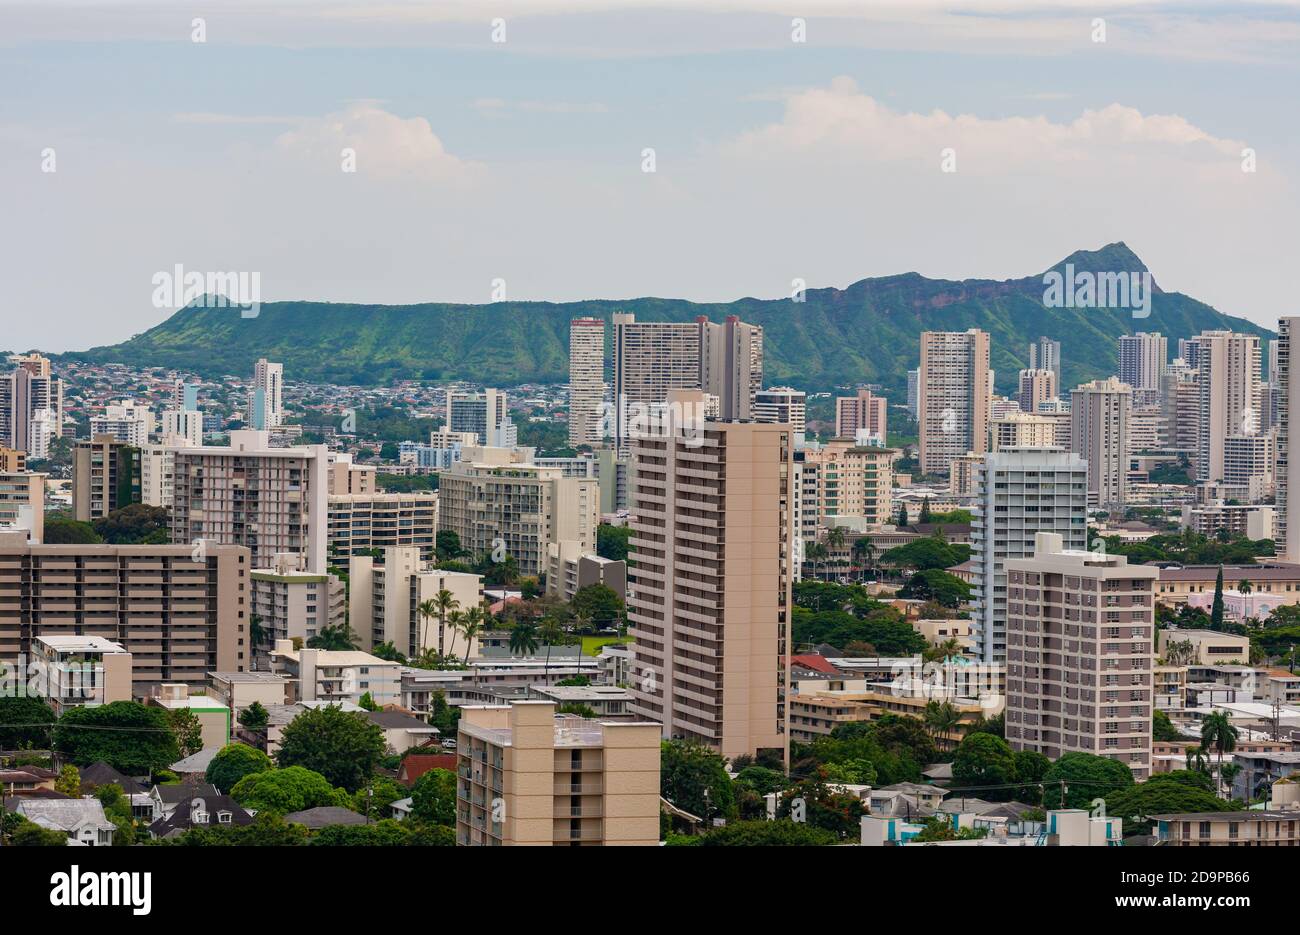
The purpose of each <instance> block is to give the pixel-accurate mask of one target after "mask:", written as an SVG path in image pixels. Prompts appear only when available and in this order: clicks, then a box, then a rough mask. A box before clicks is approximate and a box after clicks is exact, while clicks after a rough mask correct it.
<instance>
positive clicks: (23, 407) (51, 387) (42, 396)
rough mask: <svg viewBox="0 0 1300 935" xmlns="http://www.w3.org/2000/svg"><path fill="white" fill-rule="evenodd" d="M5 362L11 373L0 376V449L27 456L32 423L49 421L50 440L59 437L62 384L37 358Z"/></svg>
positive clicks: (42, 359)
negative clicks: (50, 423) (3, 448)
mask: <svg viewBox="0 0 1300 935" xmlns="http://www.w3.org/2000/svg"><path fill="white" fill-rule="evenodd" d="M8 360H9V363H10V364H13V365H14V369H13V370H12V371H10V372H9V373H6V374H3V375H0V445H5V446H7V447H9V448H16V449H18V450H21V451H25V452H27V453H29V454H31V448H32V439H31V432H32V421H33V420H34V419H36V418H38V417H39V418H42V419H48V420H50V421H51V422H52V425H51V426H50V427H49V434H50V435H52V436H53V437H54V438H59V437H61V436H62V434H63V381H62V380H60V379H59V378H58V377H55V376H53V375H52V374H51V372H50V362H49V360H48V359H46V358H45V357H42V356H41V355H39V354H25V355H24V354H19V355H14V356H12V357H10V358H9V359H8ZM42 413H48V415H41V414H42ZM33 457H38V456H37V455H33Z"/></svg>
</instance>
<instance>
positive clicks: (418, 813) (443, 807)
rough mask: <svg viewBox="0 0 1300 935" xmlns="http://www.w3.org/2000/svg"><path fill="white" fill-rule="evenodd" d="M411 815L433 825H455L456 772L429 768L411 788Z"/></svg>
mask: <svg viewBox="0 0 1300 935" xmlns="http://www.w3.org/2000/svg"><path fill="white" fill-rule="evenodd" d="M411 817H412V818H413V819H415V820H416V821H424V822H430V823H432V824H435V825H446V826H448V827H455V825H456V774H455V773H453V772H452V771H451V770H449V769H431V770H429V771H428V772H426V773H425V774H424V775H422V776H421V777H420V778H419V779H417V780H416V781H415V785H414V786H413V787H412V788H411Z"/></svg>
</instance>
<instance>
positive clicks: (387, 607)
mask: <svg viewBox="0 0 1300 935" xmlns="http://www.w3.org/2000/svg"><path fill="white" fill-rule="evenodd" d="M348 577H349V578H350V579H351V580H350V584H351V587H350V589H349V596H348V604H349V609H350V614H351V621H352V629H353V630H355V631H356V633H357V636H359V637H360V639H361V648H362V649H366V650H372V649H374V648H375V647H376V646H379V645H380V644H382V643H392V644H393V646H394V647H395V648H396V649H397V651H398V652H400V653H401V654H402V655H404V656H408V657H410V658H415V657H416V656H419V655H420V653H421V652H422V651H423V650H424V649H426V648H433V649H436V650H437V651H438V652H440V653H454V654H455V655H457V656H459V657H461V658H462V659H465V658H468V657H469V656H473V655H476V654H477V652H478V640H477V638H476V639H474V640H473V641H471V642H470V644H469V645H468V647H467V646H466V645H465V641H464V638H463V637H462V636H460V635H459V634H457V633H456V632H455V630H454V628H453V627H452V626H451V624H450V623H448V624H447V626H446V629H445V631H444V629H443V621H442V620H441V619H440V618H438V617H431V618H428V619H425V618H424V617H423V616H422V615H421V614H420V610H419V608H420V605H421V604H422V603H424V602H425V601H430V600H434V599H435V598H436V597H437V596H438V593H439V592H440V591H447V592H448V593H449V594H451V596H452V599H453V600H454V601H455V602H456V605H457V606H456V607H455V610H456V611H458V612H459V613H462V614H463V613H464V612H465V611H467V610H469V609H470V608H471V607H478V606H479V605H480V604H482V602H483V579H482V577H480V576H479V575H475V574H471V573H470V572H463V571H447V570H445V569H440V568H434V567H433V566H432V565H430V564H429V562H428V561H427V560H426V559H424V558H422V557H421V555H420V550H419V549H417V548H415V547H414V546H390V547H388V548H385V549H383V550H382V551H381V553H380V557H379V558H372V557H371V556H370V555H354V556H352V558H351V560H350V562H349V563H348ZM452 622H453V623H454V621H452Z"/></svg>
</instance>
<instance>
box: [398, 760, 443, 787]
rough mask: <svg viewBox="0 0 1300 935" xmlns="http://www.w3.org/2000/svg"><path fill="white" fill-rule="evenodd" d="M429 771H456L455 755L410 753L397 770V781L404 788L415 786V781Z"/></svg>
mask: <svg viewBox="0 0 1300 935" xmlns="http://www.w3.org/2000/svg"><path fill="white" fill-rule="evenodd" d="M431 769H446V770H451V771H452V772H455V771H456V754H454V753H412V754H411V755H410V756H407V757H403V759H402V765H401V767H400V768H398V770H397V781H398V782H399V783H401V784H402V785H404V786H406V788H408V789H409V788H411V786H413V785H415V783H416V780H418V779H419V778H420V777H421V776H423V775H424V774H425V773H427V772H428V771H429V770H431Z"/></svg>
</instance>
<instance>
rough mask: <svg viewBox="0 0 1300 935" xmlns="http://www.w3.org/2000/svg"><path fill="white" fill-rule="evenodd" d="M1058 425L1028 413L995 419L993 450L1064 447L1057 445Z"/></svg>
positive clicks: (1045, 418)
mask: <svg viewBox="0 0 1300 935" xmlns="http://www.w3.org/2000/svg"><path fill="white" fill-rule="evenodd" d="M1043 372H1045V373H1050V372H1051V371H1043ZM1056 425H1057V420H1056V419H1054V418H1052V417H1051V416H1047V415H1036V414H1030V413H1028V412H1013V413H1011V414H1010V415H1007V416H1004V417H1002V418H1001V419H994V420H993V422H992V424H991V434H992V437H993V449H992V450H993V451H1002V450H1004V449H1007V448H1051V447H1054V446H1055V447H1064V446H1061V445H1057V441H1056Z"/></svg>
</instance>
